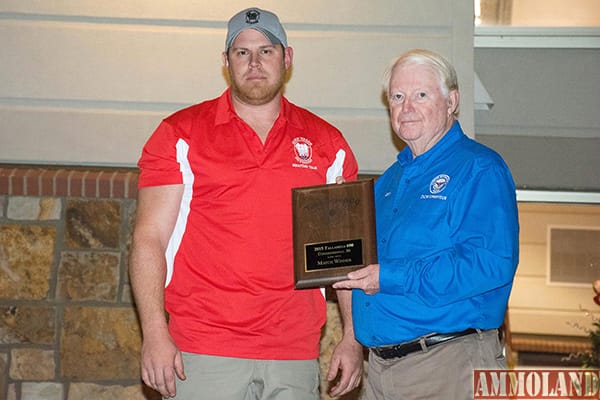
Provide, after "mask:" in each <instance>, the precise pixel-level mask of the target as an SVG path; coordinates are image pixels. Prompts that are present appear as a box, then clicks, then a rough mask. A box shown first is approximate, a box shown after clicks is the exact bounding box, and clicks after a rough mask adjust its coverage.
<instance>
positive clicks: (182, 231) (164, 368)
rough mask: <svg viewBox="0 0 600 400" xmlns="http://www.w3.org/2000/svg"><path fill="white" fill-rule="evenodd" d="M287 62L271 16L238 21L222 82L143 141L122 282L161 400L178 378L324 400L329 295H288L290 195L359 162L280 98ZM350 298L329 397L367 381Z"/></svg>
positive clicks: (233, 395)
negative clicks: (226, 83) (127, 285)
mask: <svg viewBox="0 0 600 400" xmlns="http://www.w3.org/2000/svg"><path fill="white" fill-rule="evenodd" d="M292 58H293V51H292V48H291V47H288V45H287V37H286V34H285V31H284V29H283V27H282V26H281V24H280V22H279V19H278V18H277V16H276V15H275V14H273V13H271V12H269V11H265V10H260V9H257V8H251V9H247V10H244V11H242V12H240V13H238V14H236V15H235V16H234V17H233V18H232V19H231V20H230V21H229V24H228V32H227V39H226V46H225V51H224V52H223V63H224V65H225V66H226V68H227V70H228V72H229V76H230V80H231V86H230V87H229V88H228V89H227V90H226V91H225V92H224V93H223V94H222V95H221V96H220V97H218V98H216V99H213V100H209V101H205V102H203V103H200V104H197V105H193V106H191V107H188V108H186V109H183V110H180V111H178V112H176V113H174V114H173V115H171V116H169V117H167V118H166V119H164V120H163V121H162V122H161V124H160V125H159V126H158V128H157V129H156V130H155V132H154V133H153V135H152V136H151V137H150V139H149V140H148V142H147V143H146V145H145V146H144V149H143V152H142V156H141V158H140V161H139V168H140V177H139V188H140V190H139V198H138V211H137V218H136V226H135V230H134V235H133V246H132V255H131V266H130V271H131V283H132V287H133V291H134V295H135V299H136V305H137V309H138V312H139V315H140V320H141V324H142V330H143V336H144V341H143V346H142V378H143V380H144V382H145V383H146V384H147V385H149V386H150V387H152V388H154V389H156V390H158V391H159V392H160V393H161V394H162V395H163V396H165V397H175V395H176V390H175V388H176V381H177V378H179V380H178V381H177V399H192V398H193V399H200V398H201V399H211V400H214V399H239V400H245V399H278V400H279V399H281V400H285V399H290V400H297V399H311V400H317V399H318V398H319V366H318V362H317V358H318V356H319V339H320V334H321V328H322V326H323V324H324V322H325V319H326V315H325V311H326V308H325V300H324V298H323V295H322V292H321V291H320V290H318V289H307V290H294V288H293V264H292V263H293V254H292V226H291V221H292V216H291V189H292V188H294V187H299V186H309V185H318V184H325V183H335V182H336V179H341V178H343V179H344V180H346V181H351V180H355V179H356V176H357V171H358V168H357V164H356V160H355V158H354V155H353V153H352V151H351V149H350V147H349V146H348V144H347V143H346V141H345V140H344V138H343V137H342V135H341V133H340V132H339V131H338V130H337V129H336V128H335V127H333V126H332V125H330V124H328V123H327V122H325V121H324V120H322V119H321V118H319V117H317V116H316V115H314V114H312V113H310V112H309V111H307V110H305V109H303V108H300V107H298V106H296V105H294V104H292V103H290V102H289V101H288V100H287V99H286V98H285V97H283V95H282V88H283V85H284V78H285V74H286V71H287V70H288V69H289V68H290V67H291V65H292ZM349 303H350V299H349V293H345V292H344V293H340V308H341V309H342V314H343V319H344V335H343V338H342V340H341V342H340V343H339V344H338V346H337V347H336V349H335V351H334V354H333V356H332V360H331V367H330V370H329V372H328V376H327V378H328V379H329V380H333V379H334V378H335V377H336V375H338V371H339V372H340V376H339V381H338V383H337V384H336V385H335V386H334V387H333V388H332V389H331V394H332V395H334V396H339V395H342V394H344V393H347V392H349V391H350V390H352V389H354V388H355V387H356V386H358V383H359V381H360V377H361V375H362V349H361V346H360V345H359V344H358V343H357V342H356V341H355V339H354V332H353V328H352V322H351V317H350V305H349ZM165 310H166V312H167V313H168V315H169V319H168V322H167V319H166V318H165ZM184 365H185V372H184Z"/></svg>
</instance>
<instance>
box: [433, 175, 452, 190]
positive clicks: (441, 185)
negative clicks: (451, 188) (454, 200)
mask: <svg viewBox="0 0 600 400" xmlns="http://www.w3.org/2000/svg"><path fill="white" fill-rule="evenodd" d="M448 182H450V177H449V176H448V175H445V174H440V175H438V176H436V177H435V178H433V179H432V180H431V182H430V183H429V193H431V194H438V193H440V192H441V191H442V190H444V189H446V186H448Z"/></svg>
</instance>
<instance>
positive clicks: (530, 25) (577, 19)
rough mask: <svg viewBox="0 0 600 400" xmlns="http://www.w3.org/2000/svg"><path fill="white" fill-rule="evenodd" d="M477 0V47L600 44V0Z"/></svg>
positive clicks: (582, 46)
mask: <svg viewBox="0 0 600 400" xmlns="http://www.w3.org/2000/svg"><path fill="white" fill-rule="evenodd" d="M474 1H475V3H474V4H475V47H476V48H477V47H494V48H500V47H512V48H520V47H525V48H571V49H572V48H594V49H597V48H600V1H599V0H474Z"/></svg>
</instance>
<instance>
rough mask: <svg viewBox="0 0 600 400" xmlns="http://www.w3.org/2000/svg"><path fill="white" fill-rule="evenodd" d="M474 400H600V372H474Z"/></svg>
mask: <svg viewBox="0 0 600 400" xmlns="http://www.w3.org/2000/svg"><path fill="white" fill-rule="evenodd" d="M473 393H474V399H476V400H477V399H496V400H498V399H598V398H599V396H600V371H598V370H592V369H515V370H492V369H477V370H475V371H473Z"/></svg>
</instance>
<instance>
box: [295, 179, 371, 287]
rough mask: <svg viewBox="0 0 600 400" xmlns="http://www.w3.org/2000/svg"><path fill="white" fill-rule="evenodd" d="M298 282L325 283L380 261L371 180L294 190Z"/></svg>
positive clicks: (299, 283)
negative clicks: (378, 259)
mask: <svg viewBox="0 0 600 400" xmlns="http://www.w3.org/2000/svg"><path fill="white" fill-rule="evenodd" d="M292 215H293V233H294V287H295V288H296V289H305V288H315V287H325V286H328V285H331V284H333V283H334V282H337V281H341V280H344V279H346V274H348V272H351V271H353V270H355V269H359V268H362V267H365V266H367V265H369V264H374V263H376V262H377V241H376V235H375V204H374V198H373V179H365V180H360V181H355V182H346V183H343V184H330V185H318V186H308V187H302V188H295V189H292Z"/></svg>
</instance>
